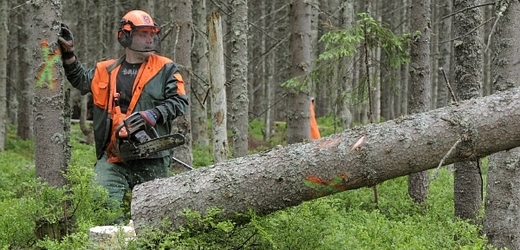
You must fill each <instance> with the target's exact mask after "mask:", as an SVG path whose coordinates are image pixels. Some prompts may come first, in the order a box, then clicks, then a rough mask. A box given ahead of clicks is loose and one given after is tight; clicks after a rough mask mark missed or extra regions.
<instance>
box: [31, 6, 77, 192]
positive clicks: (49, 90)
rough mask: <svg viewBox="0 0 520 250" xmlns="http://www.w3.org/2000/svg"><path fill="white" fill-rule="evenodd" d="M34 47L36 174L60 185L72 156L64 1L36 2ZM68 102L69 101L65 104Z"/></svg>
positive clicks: (33, 20)
mask: <svg viewBox="0 0 520 250" xmlns="http://www.w3.org/2000/svg"><path fill="white" fill-rule="evenodd" d="M29 15H30V16H31V17H32V21H31V29H30V30H28V31H29V34H31V36H32V37H33V39H32V40H31V41H32V42H31V43H30V47H29V48H30V51H31V53H32V54H31V57H32V58H33V59H32V62H33V65H32V67H33V68H35V69H36V71H35V73H36V74H35V75H34V82H33V84H34V85H35V86H36V91H35V98H34V133H35V143H34V144H35V145H34V148H35V162H36V176H37V177H39V178H41V179H42V181H44V182H46V183H48V184H50V185H52V186H56V187H61V186H64V185H65V184H66V180H65V177H64V176H63V173H64V172H65V171H66V170H67V165H68V162H69V160H70V145H69V131H70V112H68V109H67V110H65V108H66V107H67V106H68V101H66V98H67V97H66V94H65V84H64V73H63V68H62V66H61V63H62V62H61V56H60V51H59V48H58V43H57V41H58V34H59V32H60V23H61V4H60V3H59V2H55V1H50V0H48V1H40V2H32V4H31V5H30V10H29ZM65 104H67V105H65Z"/></svg>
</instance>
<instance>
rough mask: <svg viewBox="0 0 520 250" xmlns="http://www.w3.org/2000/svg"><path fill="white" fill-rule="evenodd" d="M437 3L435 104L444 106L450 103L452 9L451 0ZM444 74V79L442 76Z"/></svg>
mask: <svg viewBox="0 0 520 250" xmlns="http://www.w3.org/2000/svg"><path fill="white" fill-rule="evenodd" d="M437 2H438V3H437V5H439V17H438V19H437V22H438V26H439V34H438V35H439V48H438V50H439V57H438V65H439V68H438V69H433V70H436V71H438V74H439V81H438V85H437V105H436V107H438V108H440V107H444V106H446V105H448V104H450V103H451V95H450V93H449V92H448V87H447V82H446V80H448V81H449V84H452V82H451V78H450V77H449V76H450V73H451V57H452V55H451V53H452V50H451V47H452V42H451V30H452V19H453V17H451V16H449V15H450V14H451V13H452V10H453V4H452V1H444V0H438V1H437ZM444 76H446V79H445V78H444Z"/></svg>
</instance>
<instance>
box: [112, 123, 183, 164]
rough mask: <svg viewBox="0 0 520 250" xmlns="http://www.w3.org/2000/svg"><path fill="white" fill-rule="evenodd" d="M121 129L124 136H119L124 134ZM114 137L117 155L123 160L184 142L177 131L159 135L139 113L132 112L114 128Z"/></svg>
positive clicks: (151, 153)
mask: <svg viewBox="0 0 520 250" xmlns="http://www.w3.org/2000/svg"><path fill="white" fill-rule="evenodd" d="M123 129H125V130H126V135H127V136H126V138H121V134H124V131H122V130H123ZM121 132H122V133H121ZM116 138H117V139H118V143H117V144H118V151H119V155H120V157H121V158H122V159H123V160H124V161H125V162H126V161H131V160H137V159H144V158H148V157H150V156H153V155H154V154H156V153H158V152H160V151H164V150H168V149H171V148H175V147H178V146H181V145H183V144H184V143H185V142H186V139H185V138H184V136H183V135H182V134H179V133H175V134H170V135H165V136H159V134H158V133H157V130H155V128H154V127H151V126H149V125H148V124H146V122H145V121H144V119H143V118H142V117H141V115H140V114H139V113H133V114H131V115H130V116H128V117H126V118H125V119H124V120H123V124H121V125H120V126H119V127H118V128H117V130H116Z"/></svg>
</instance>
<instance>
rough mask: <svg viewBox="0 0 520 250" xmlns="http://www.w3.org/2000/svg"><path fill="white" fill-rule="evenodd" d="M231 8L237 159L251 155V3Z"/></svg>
mask: <svg viewBox="0 0 520 250" xmlns="http://www.w3.org/2000/svg"><path fill="white" fill-rule="evenodd" d="M230 4H231V8H232V10H233V11H232V14H231V34H232V38H231V46H232V47H231V100H230V101H231V107H230V108H231V109H230V111H231V132H232V139H233V157H241V156H245V155H247V149H248V147H247V142H248V140H247V138H248V128H249V126H248V123H249V120H248V111H249V99H248V93H247V65H248V54H247V35H248V18H247V1H246V0H235V1H232V3H230Z"/></svg>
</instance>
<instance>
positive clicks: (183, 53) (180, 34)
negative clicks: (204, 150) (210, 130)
mask: <svg viewBox="0 0 520 250" xmlns="http://www.w3.org/2000/svg"><path fill="white" fill-rule="evenodd" d="M152 2H153V1H152ZM173 6H174V7H173V11H172V15H173V19H174V24H175V26H174V27H175V28H176V29H175V32H174V34H175V35H174V37H176V39H175V42H174V48H175V51H174V53H173V57H172V58H173V61H174V62H176V63H177V66H179V70H180V72H181V75H182V77H183V79H184V89H185V91H186V95H187V96H190V92H191V89H190V81H191V73H192V68H191V46H192V29H193V21H192V16H191V9H192V1H190V0H181V1H174V3H173ZM173 124H174V125H173V129H172V133H177V132H178V133H182V134H183V135H184V137H185V138H186V143H185V144H184V145H181V146H179V147H177V148H175V150H174V151H173V153H174V155H175V156H176V157H177V159H180V160H181V161H183V162H184V163H186V164H188V165H190V166H191V165H193V153H192V144H193V143H192V136H191V110H190V109H189V108H188V109H187V110H186V113H185V114H184V115H183V116H180V117H177V118H176V119H175V120H174V121H173ZM174 166H175V164H174ZM179 167H180V168H181V169H182V166H177V169H179Z"/></svg>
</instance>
